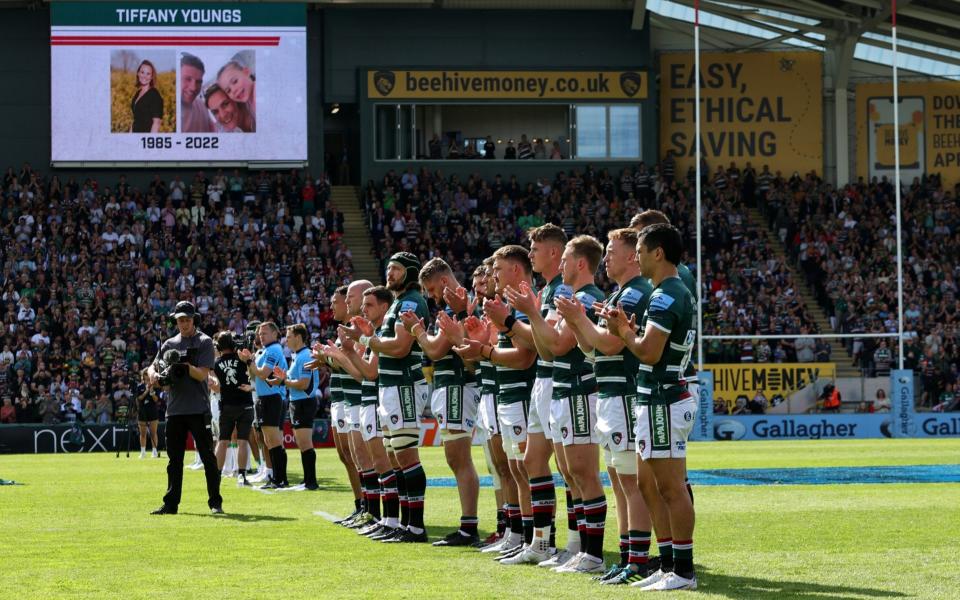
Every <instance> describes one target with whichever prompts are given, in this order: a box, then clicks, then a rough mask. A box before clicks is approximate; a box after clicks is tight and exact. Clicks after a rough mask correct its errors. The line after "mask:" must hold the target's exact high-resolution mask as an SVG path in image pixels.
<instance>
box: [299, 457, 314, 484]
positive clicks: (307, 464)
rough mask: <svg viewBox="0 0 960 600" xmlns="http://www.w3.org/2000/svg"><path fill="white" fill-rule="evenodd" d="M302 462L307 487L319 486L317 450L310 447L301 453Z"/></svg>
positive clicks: (304, 481)
mask: <svg viewBox="0 0 960 600" xmlns="http://www.w3.org/2000/svg"><path fill="white" fill-rule="evenodd" d="M300 462H301V463H303V483H304V485H306V486H307V487H316V486H317V451H316V450H314V449H313V448H310V449H309V450H307V451H306V452H301V453H300Z"/></svg>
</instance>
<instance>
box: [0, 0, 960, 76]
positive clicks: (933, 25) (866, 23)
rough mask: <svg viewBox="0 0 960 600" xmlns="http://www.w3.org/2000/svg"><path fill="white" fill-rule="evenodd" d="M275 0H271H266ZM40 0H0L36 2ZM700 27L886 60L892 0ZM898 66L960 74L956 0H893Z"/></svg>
mask: <svg viewBox="0 0 960 600" xmlns="http://www.w3.org/2000/svg"><path fill="white" fill-rule="evenodd" d="M267 1H273V0H267ZM693 2H694V0H315V1H313V2H310V4H312V5H313V6H316V7H331V6H355V7H370V8H375V7H394V8H412V9H415V8H434V9H436V8H439V9H520V10H531V9H545V10H550V9H553V10H587V9H589V10H632V11H633V19H632V24H633V27H634V29H641V28H643V27H644V26H645V20H646V18H645V17H646V10H648V9H649V10H650V12H651V13H652V14H653V15H654V24H655V25H656V24H663V23H664V20H666V19H669V20H673V21H685V22H688V23H692V21H693ZM43 3H45V2H41V1H39V0H27V1H24V0H0V6H4V5H6V6H38V5H41V4H43ZM700 9H701V23H702V24H703V25H704V27H706V28H709V29H715V30H719V31H723V32H731V33H738V34H742V35H747V36H750V37H754V38H756V39H757V42H756V43H754V44H751V45H749V46H747V47H746V48H744V49H757V48H762V47H768V46H772V45H779V46H782V45H784V44H786V45H794V46H799V47H806V48H810V49H819V50H825V49H827V48H836V47H838V46H840V44H841V43H842V42H843V41H844V40H851V39H852V40H855V42H856V44H855V49H854V52H853V56H852V57H850V58H856V59H859V60H863V61H868V62H873V63H877V64H883V65H890V64H892V63H893V57H892V53H891V36H890V31H891V25H890V10H891V0H738V1H736V2H726V1H720V0H702V1H701V4H700ZM897 20H898V22H897V37H898V41H899V44H898V61H897V62H898V66H900V67H901V68H904V69H907V70H909V71H913V72H915V73H920V74H924V75H929V76H932V77H944V78H951V79H954V78H956V79H960V0H899V2H898V6H897Z"/></svg>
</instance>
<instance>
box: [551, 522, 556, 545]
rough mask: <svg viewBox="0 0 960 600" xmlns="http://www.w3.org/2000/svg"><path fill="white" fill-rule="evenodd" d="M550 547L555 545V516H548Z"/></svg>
mask: <svg viewBox="0 0 960 600" xmlns="http://www.w3.org/2000/svg"><path fill="white" fill-rule="evenodd" d="M550 547H551V548H556V547H557V519H556V517H555V516H554V517H551V518H550Z"/></svg>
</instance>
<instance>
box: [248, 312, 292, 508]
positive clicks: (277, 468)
mask: <svg viewBox="0 0 960 600" xmlns="http://www.w3.org/2000/svg"><path fill="white" fill-rule="evenodd" d="M257 336H258V337H259V338H260V344H261V345H262V346H263V348H262V349H261V350H259V351H258V352H257V354H256V357H254V355H253V353H252V352H250V350H248V349H246V348H244V349H243V350H241V351H240V359H241V360H243V361H244V362H245V363H247V369H248V370H249V371H250V374H251V375H253V376H254V389H255V390H256V392H257V398H258V399H259V400H260V411H262V413H260V412H258V414H257V417H258V418H259V419H260V423H261V425H260V428H261V429H262V430H263V439H264V442H265V443H266V445H267V451H268V452H269V453H270V458H271V459H272V462H273V479H272V480H271V481H269V482H267V483H266V484H264V485H263V486H261V487H262V488H264V489H276V488H284V487H287V486H288V485H289V484H288V483H287V453H286V451H285V450H284V449H283V431H282V430H281V427H283V393H284V391H285V390H284V388H282V387H278V384H279V381H278V380H277V379H276V378H275V377H274V374H273V369H274V367H280V368H281V369H283V370H284V371H286V370H287V359H286V357H285V356H284V355H283V348H282V347H281V346H280V330H279V329H278V328H277V326H276V324H275V323H273V322H272V321H267V322H266V323H263V324H261V325H260V328H259V329H258V330H257Z"/></svg>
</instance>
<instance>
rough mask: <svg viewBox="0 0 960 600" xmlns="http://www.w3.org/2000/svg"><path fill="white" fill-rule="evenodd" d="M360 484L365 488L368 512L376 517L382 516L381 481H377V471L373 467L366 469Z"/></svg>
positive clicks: (361, 476) (364, 495) (361, 475)
mask: <svg viewBox="0 0 960 600" xmlns="http://www.w3.org/2000/svg"><path fill="white" fill-rule="evenodd" d="M360 486H361V488H362V489H363V497H364V499H365V500H366V504H367V506H366V509H367V512H368V513H370V514H371V515H373V516H374V517H376V518H378V519H379V518H380V482H379V481H377V473H376V471H374V470H373V469H370V470H369V471H364V472H363V473H361V474H360Z"/></svg>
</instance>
